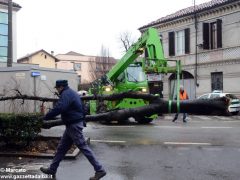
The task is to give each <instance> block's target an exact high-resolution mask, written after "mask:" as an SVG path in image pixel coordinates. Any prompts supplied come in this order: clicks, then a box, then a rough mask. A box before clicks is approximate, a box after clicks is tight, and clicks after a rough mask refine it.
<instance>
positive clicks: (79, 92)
mask: <svg viewBox="0 0 240 180" xmlns="http://www.w3.org/2000/svg"><path fill="white" fill-rule="evenodd" d="M78 94H79V95H80V96H87V95H88V92H87V91H85V90H80V91H78Z"/></svg>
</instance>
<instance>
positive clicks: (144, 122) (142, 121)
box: [135, 117, 153, 124]
mask: <svg viewBox="0 0 240 180" xmlns="http://www.w3.org/2000/svg"><path fill="white" fill-rule="evenodd" d="M152 120H153V119H152V118H148V117H143V118H135V121H137V122H138V123H139V124H149V123H150V122H152Z"/></svg>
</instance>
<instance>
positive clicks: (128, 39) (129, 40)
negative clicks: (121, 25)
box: [119, 31, 135, 52]
mask: <svg viewBox="0 0 240 180" xmlns="http://www.w3.org/2000/svg"><path fill="white" fill-rule="evenodd" d="M119 39H120V42H121V43H122V46H123V49H124V52H127V50H128V49H129V48H130V47H131V45H132V44H133V43H134V42H135V40H134V38H133V37H132V34H131V33H130V32H128V31H125V32H122V33H121V34H120V38H119Z"/></svg>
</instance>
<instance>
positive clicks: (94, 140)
mask: <svg viewBox="0 0 240 180" xmlns="http://www.w3.org/2000/svg"><path fill="white" fill-rule="evenodd" d="M90 142H100V143H126V141H114V140H99V139H90Z"/></svg>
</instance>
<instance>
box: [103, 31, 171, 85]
mask: <svg viewBox="0 0 240 180" xmlns="http://www.w3.org/2000/svg"><path fill="white" fill-rule="evenodd" d="M144 50H145V54H146V55H147V57H146V58H145V60H144V62H143V64H144V70H145V71H159V70H160V69H159V68H160V67H162V68H166V67H167V61H166V60H165V58H164V54H163V48H162V45H161V43H160V38H159V36H158V32H157V30H156V29H154V28H149V29H148V30H147V31H145V32H144V33H143V34H142V36H141V37H140V38H139V39H138V41H137V42H136V43H134V44H133V45H132V46H131V47H130V48H129V49H128V51H127V52H126V54H125V55H124V56H123V57H122V58H121V59H120V60H119V61H118V63H117V64H115V66H113V68H112V69H111V70H110V71H109V72H108V73H107V74H106V76H107V79H108V80H110V81H111V82H114V81H115V80H116V79H117V78H118V76H119V75H120V74H121V73H122V72H123V71H124V70H125V69H126V68H127V67H128V66H129V65H130V64H131V63H133V62H134V61H135V60H136V59H137V58H138V57H139V56H140V55H141V54H143V52H144ZM160 71H162V70H160ZM159 73H160V72H159Z"/></svg>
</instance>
